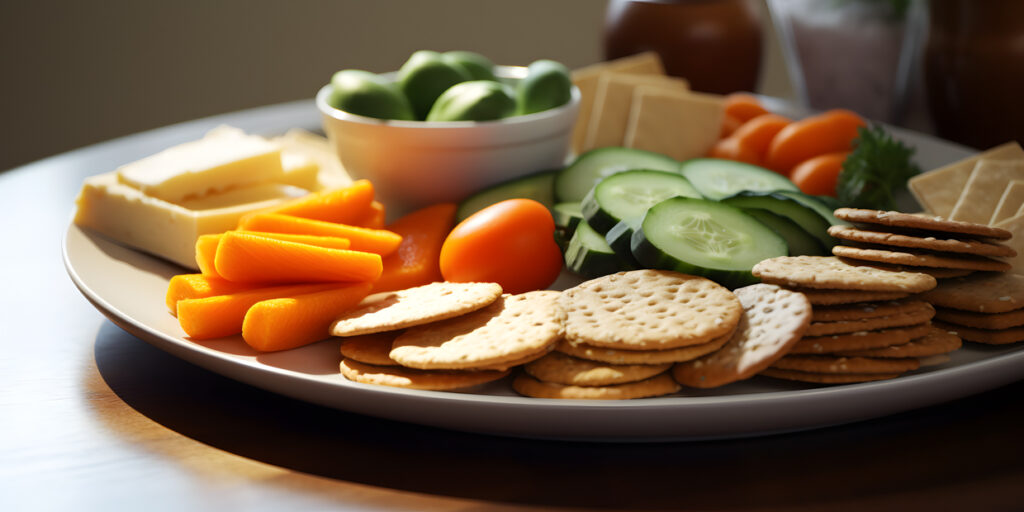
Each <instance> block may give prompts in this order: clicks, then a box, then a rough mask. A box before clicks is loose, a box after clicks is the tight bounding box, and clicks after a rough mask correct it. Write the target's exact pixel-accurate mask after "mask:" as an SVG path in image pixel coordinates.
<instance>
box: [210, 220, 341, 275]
mask: <svg viewBox="0 0 1024 512" xmlns="http://www.w3.org/2000/svg"><path fill="white" fill-rule="evenodd" d="M246 233H249V234H251V235H254V236H262V237H264V238H273V239H274V240H283V241H285V242H295V243H299V244H308V245H315V246H317V247H326V248H328V249H348V248H349V246H351V245H352V244H351V243H350V242H349V241H348V239H346V238H338V237H335V236H314V235H292V234H288V233H267V232H263V231H247V232H246ZM222 235H223V233H218V234H215V235H202V236H200V237H199V239H197V240H196V264H198V265H199V270H200V271H201V272H202V273H203V274H206V275H209V276H218V275H219V274H217V268H216V264H215V261H214V258H215V257H216V255H217V246H218V245H219V244H220V238H221V236H222Z"/></svg>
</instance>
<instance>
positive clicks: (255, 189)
mask: <svg viewBox="0 0 1024 512" xmlns="http://www.w3.org/2000/svg"><path fill="white" fill-rule="evenodd" d="M306 193H308V191H306V190H304V189H301V188H298V187H292V186H289V185H283V184H276V183H265V184H261V185H256V186H251V187H240V188H236V189H232V190H230V191H227V192H223V193H218V194H209V195H207V196H204V197H200V198H196V199H190V200H186V201H182V202H181V204H175V203H171V202H168V201H164V200H162V199H159V198H156V197H152V196H149V195H146V194H144V193H142V191H140V190H138V189H135V188H133V187H130V186H128V185H126V184H124V183H121V182H120V181H119V180H118V175H117V173H116V172H109V173H106V174H100V175H97V176H92V177H90V178H87V179H86V180H85V183H84V185H83V186H82V189H81V191H80V192H79V194H78V198H77V199H76V204H77V206H78V210H77V212H76V214H75V220H74V222H75V224H77V225H79V226H82V227H86V228H90V229H93V230H95V231H98V232H100V233H102V234H104V235H106V236H108V237H110V238H113V239H115V240H117V241H119V242H121V243H123V244H125V245H128V246H131V247H134V248H137V249H141V250H142V251H145V252H148V253H150V254H153V255H155V256H159V257H161V258H164V259H166V260H169V261H172V262H174V263H177V264H179V265H181V266H183V267H187V268H191V269H198V267H197V265H196V260H195V243H196V239H197V238H199V235H204V234H208V233H221V232H224V231H227V230H230V229H234V228H235V227H236V225H237V224H238V219H239V218H241V216H242V215H245V214H246V213H250V212H252V211H255V210H259V209H263V208H268V207H270V206H274V205H276V204H278V203H280V202H282V201H284V200H286V199H290V198H293V197H299V196H302V195H305V194H306Z"/></svg>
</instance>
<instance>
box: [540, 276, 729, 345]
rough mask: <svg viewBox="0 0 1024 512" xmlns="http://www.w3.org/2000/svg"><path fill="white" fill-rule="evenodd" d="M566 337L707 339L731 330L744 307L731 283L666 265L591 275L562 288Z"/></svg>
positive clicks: (594, 340)
mask: <svg viewBox="0 0 1024 512" xmlns="http://www.w3.org/2000/svg"><path fill="white" fill-rule="evenodd" d="M559 303H560V304H561V305H562V307H563V308H564V309H565V311H566V324H565V339H566V340H567V341H569V342H571V343H585V344H587V345H590V346H600V347H611V348H623V349H628V350H633V349H637V350H652V349H667V348H676V347H682V346H689V345H699V344H702V343H707V342H709V341H711V340H713V339H715V338H718V337H720V336H723V335H725V334H727V333H729V332H731V331H732V330H733V329H734V328H735V327H736V324H737V323H738V322H739V318H740V314H741V313H742V311H743V307H742V306H741V305H740V302H739V299H737V298H736V296H735V295H734V294H733V293H732V292H730V291H729V290H728V289H726V288H725V287H723V286H721V285H719V284H718V283H715V282H714V281H711V280H710V279H705V278H703V277H697V276H691V275H686V274H680V273H678V272H671V271H666V270H633V271H629V272H619V273H616V274H611V275H607V276H603V277H599V278H597V279H591V280H589V281H586V282H584V283H581V284H579V285H577V286H575V287H573V288H570V289H568V290H566V291H564V292H563V293H562V296H561V297H560V298H559Z"/></svg>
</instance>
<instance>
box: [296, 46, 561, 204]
mask: <svg viewBox="0 0 1024 512" xmlns="http://www.w3.org/2000/svg"><path fill="white" fill-rule="evenodd" d="M495 74H496V75H497V76H498V77H499V78H500V79H502V80H504V81H507V82H510V83H512V82H515V81H516V80H518V79H520V78H522V77H524V76H525V75H526V68H524V67H515V66H497V69H496V72H495ZM329 93H330V85H327V86H324V87H323V88H321V89H320V91H319V92H318V93H317V95H316V104H317V108H319V109H320V113H321V116H322V118H323V125H324V131H325V132H326V133H327V137H328V138H329V139H330V141H331V144H332V145H333V146H334V148H335V150H336V151H337V152H338V157H339V158H340V159H341V163H342V165H343V166H344V167H345V169H346V170H347V171H348V172H349V174H350V175H352V177H353V178H366V179H368V180H370V181H372V182H373V185H374V189H375V190H376V193H377V196H378V197H379V198H380V200H381V201H384V202H385V204H386V205H387V206H388V213H389V214H393V213H399V212H404V211H409V210H411V209H414V208H418V207H421V206H426V205H429V204H434V203H439V202H447V201H454V202H457V201H460V200H462V199H464V198H466V197H467V196H469V195H470V194H472V193H473V192H476V191H477V190H480V189H482V188H484V187H487V186H489V185H493V184H496V183H500V182H502V181H507V180H509V179H512V178H516V177H520V176H524V175H526V174H530V173H533V172H538V171H542V170H547V169H556V168H559V167H562V166H563V165H564V164H565V159H566V157H567V156H568V153H569V145H570V137H571V134H572V129H573V126H574V124H575V122H576V115H577V113H578V112H579V104H580V92H579V90H578V89H576V88H575V87H573V91H572V99H571V100H570V102H569V103H567V104H565V105H563V106H561V107H558V108H554V109H550V110H546V111H543V112H537V113H534V114H529V115H524V116H512V117H508V118H505V119H499V120H496V121H482V122H475V121H455V122H426V121H394V120H382V119H374V118H371V117H365V116H359V115H355V114H350V113H348V112H344V111H341V110H338V109H336V108H334V107H332V106H330V105H328V104H327V96H328V94H329ZM389 216H390V215H389Z"/></svg>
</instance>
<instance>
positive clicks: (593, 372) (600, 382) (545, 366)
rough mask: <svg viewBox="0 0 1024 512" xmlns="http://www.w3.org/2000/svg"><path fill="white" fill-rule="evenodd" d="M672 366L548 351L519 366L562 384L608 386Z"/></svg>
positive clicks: (534, 375) (535, 374) (533, 373)
mask: <svg viewBox="0 0 1024 512" xmlns="http://www.w3.org/2000/svg"><path fill="white" fill-rule="evenodd" d="M670 366H672V365H671V363H662V364H609V363H601V362H597V361H587V360H586V359H577V358H575V357H572V356H568V355H565V354H563V353H561V352H551V353H549V354H548V355H546V356H544V357H542V358H540V359H537V360H536V361H533V362H531V363H528V364H526V365H525V366H523V370H524V371H525V372H526V373H528V374H530V376H531V377H533V378H535V379H537V380H540V381H544V382H553V383H555V384H564V385H566V386H609V385H612V384H625V383H627V382H637V381H641V380H644V379H649V378H651V377H653V376H655V375H657V374H659V373H663V372H664V371H665V370H668V369H669V367H670Z"/></svg>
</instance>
